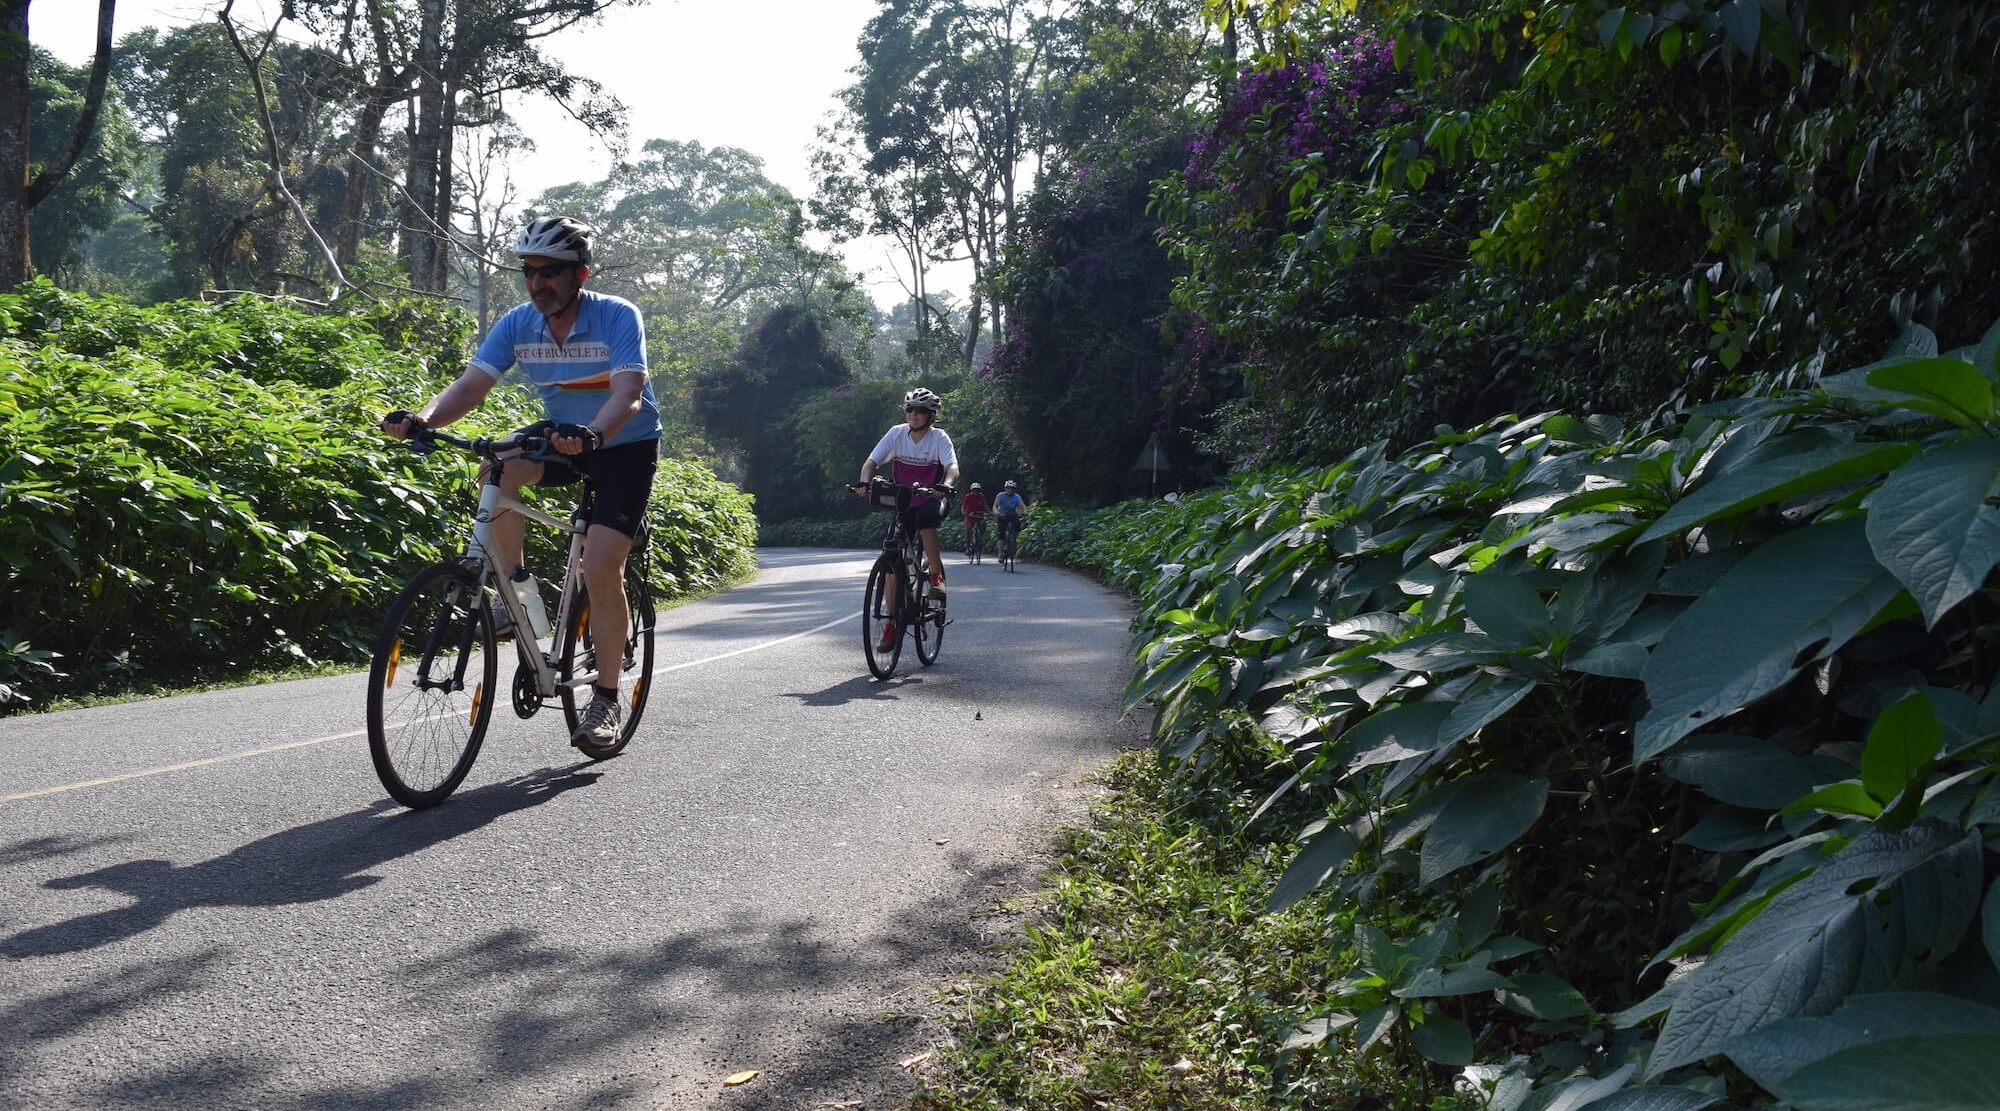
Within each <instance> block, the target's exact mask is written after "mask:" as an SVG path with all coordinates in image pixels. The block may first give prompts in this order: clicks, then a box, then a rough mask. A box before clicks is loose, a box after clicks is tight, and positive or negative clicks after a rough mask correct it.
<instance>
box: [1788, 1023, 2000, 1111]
mask: <svg viewBox="0 0 2000 1111" xmlns="http://www.w3.org/2000/svg"><path fill="white" fill-rule="evenodd" d="M1996 1060H2000V1034H1944V1035H1938V1036H1934V1037H1917V1038H1891V1039H1889V1040H1887V1041H1879V1042H1873V1043H1870V1044H1868V1045H1860V1046H1855V1047H1854V1048H1853V1049H1844V1050H1841V1051H1840V1052H1838V1053H1835V1054H1833V1055H1832V1056H1830V1057H1827V1058H1825V1059H1824V1060H1820V1061H1815V1062H1813V1063H1812V1064H1810V1065H1807V1066H1806V1067H1805V1068H1802V1069H1800V1070H1799V1071H1798V1072H1795V1073H1793V1074H1792V1075H1791V1076H1790V1077H1789V1078H1787V1079H1786V1080H1785V1082H1784V1083H1783V1084H1781V1085H1779V1086H1778V1095H1780V1096H1782V1097H1784V1098H1785V1099H1786V1100H1787V1101H1788V1102H1790V1103H1791V1104H1792V1105H1793V1106H1795V1107H1798V1108H1799V1109H1800V1111H1992V1109H1993V1108H1996V1107H2000V1068H1995V1067H1994V1062H1995V1061H1996Z"/></svg>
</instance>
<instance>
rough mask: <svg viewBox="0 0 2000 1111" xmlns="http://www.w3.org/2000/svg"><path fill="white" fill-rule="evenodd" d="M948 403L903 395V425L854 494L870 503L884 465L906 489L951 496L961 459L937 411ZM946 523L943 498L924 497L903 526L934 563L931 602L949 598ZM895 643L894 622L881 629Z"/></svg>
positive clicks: (875, 454) (873, 458)
mask: <svg viewBox="0 0 2000 1111" xmlns="http://www.w3.org/2000/svg"><path fill="white" fill-rule="evenodd" d="M942 406H943V401H942V400H941V399H940V398H939V397H938V395H937V394H935V393H932V392H931V391H930V390H928V389H925V388H924V387H922V386H918V387H917V388H916V389H913V390H911V391H910V392H909V393H906V394H904V395H903V417H904V421H903V423H902V424H899V425H897V426H895V427H894V428H891V429H890V430H889V431H887V432H885V433H883V434H882V439H881V441H880V442H879V443H877V444H876V445H875V450H873V451H871V452H869V453H868V458H867V460H866V461H864V462H863V463H862V464H861V489H859V490H856V491H855V493H857V494H859V495H861V496H863V497H865V496H867V493H868V484H869V483H870V482H873V481H874V479H875V472H876V471H877V470H879V469H881V467H882V466H883V465H885V464H886V465H888V467H889V476H888V477H889V478H891V479H893V480H894V481H896V482H898V483H901V484H903V485H905V486H936V487H941V488H943V490H944V491H945V493H946V495H947V496H949V495H950V493H951V487H952V485H953V484H954V483H956V482H957V481H958V453H957V452H956V451H954V450H953V449H952V446H951V437H950V436H947V435H945V432H944V429H942V428H938V427H936V421H937V415H938V409H939V408H941V407H942ZM943 521H944V501H943V500H942V499H940V498H930V497H919V498H914V499H912V500H911V502H910V512H909V515H908V516H907V517H906V518H905V519H904V521H903V527H904V528H905V529H906V530H909V531H913V532H916V533H918V534H919V535H920V536H922V537H923V541H924V556H925V558H927V559H928V560H930V567H931V582H930V592H931V595H932V597H936V598H942V597H944V557H943V555H942V554H941V553H940V552H939V550H938V534H937V530H938V525H939V524H940V523H942V522H943ZM893 586H894V587H895V591H896V592H895V594H893V595H891V596H892V597H898V598H900V597H902V592H903V583H902V579H901V578H900V577H898V578H897V580H896V582H895V583H894V584H893ZM895 642H896V620H895V619H894V618H891V619H889V620H888V621H887V622H885V623H884V624H883V627H882V643H883V644H885V645H891V644H894V643H895Z"/></svg>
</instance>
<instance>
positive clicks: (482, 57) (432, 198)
mask: <svg viewBox="0 0 2000 1111" xmlns="http://www.w3.org/2000/svg"><path fill="white" fill-rule="evenodd" d="M642 2H643V0H418V8H417V19H416V21H415V32H416V34H415V42H416V53H415V55H414V57H413V58H412V64H413V69H414V73H415V77H416V88H415V103H414V105H413V106H412V110H411V112H410V115H409V129H408V133H407V142H408V151H409V154H408V159H409V161H408V170H407V180H406V182H405V185H404V196H405V204H404V206H403V215H402V220H401V224H402V226H401V228H400V236H399V238H400V242H401V243H402V245H403V252H404V259H405V261H406V262H407V263H408V265H409V268H410V281H411V284H413V285H415V286H416V287H417V288H418V289H424V290H439V291H441V290H443V289H444V288H445V286H446V283H447V281H448V279H449V269H448V265H447V261H448V260H447V254H446V252H447V251H448V250H449V247H450V243H451V238H450V226H451V213H452V211H453V208H454V206H455V204H456V194H457V188H458V185H457V179H456V174H455V172H454V161H453V156H452V147H453V144H454V142H455V138H456V134H457V130H458V128H459V127H460V126H461V124H462V123H463V122H465V121H463V120H462V119H461V117H460V112H461V109H462V108H463V107H464V105H465V103H466V102H467V99H468V98H470V99H471V100H474V101H477V102H479V103H483V104H493V105H499V104H503V103H504V99H505V97H506V95H507V94H508V93H511V92H517V91H519V92H534V93H538V94H541V95H545V96H549V97H553V98H554V99H555V100H557V101H559V102H561V103H562V104H563V105H564V107H565V108H567V109H568V110H569V111H570V113H571V115H572V116H574V117H575V118H576V119H577V120H578V121H580V122H581V124H582V125H583V126H584V127H586V128H588V129H591V130H593V131H597V132H599V133H600V134H610V133H613V132H615V131H617V130H618V129H619V128H621V127H622V126H623V121H624V107H623V105H621V104H619V103H618V101H617V100H616V99H615V98H611V97H607V96H605V95H604V91H603V86H602V85H601V84H599V83H598V82H597V81H594V80H592V79H590V78H587V77H582V76H579V75H577V74H574V73H571V72H570V71H569V70H568V69H566V68H564V66H563V65H562V64H561V63H560V62H558V61H557V60H555V59H554V58H552V57H550V56H549V55H548V54H547V53H546V52H545V51H543V50H542V49H541V45H540V44H541V41H542V40H544V39H546V38H548V37H549V36H550V35H554V34H556V33H558V32H561V31H563V30H566V29H568V28H571V27H575V26H577V25H579V24H581V23H584V22H587V21H591V20H595V19H597V18H599V17H600V16H602V15H603V14H604V13H605V12H608V11H610V10H612V9H614V8H617V7H620V6H626V5H636V4H639V3H642Z"/></svg>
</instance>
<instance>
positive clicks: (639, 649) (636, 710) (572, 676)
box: [556, 562, 654, 760]
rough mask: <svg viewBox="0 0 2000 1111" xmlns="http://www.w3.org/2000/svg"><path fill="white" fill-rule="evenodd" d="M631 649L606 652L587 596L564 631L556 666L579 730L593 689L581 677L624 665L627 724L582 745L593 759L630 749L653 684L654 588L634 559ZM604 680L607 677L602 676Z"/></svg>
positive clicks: (568, 716) (628, 568) (628, 593)
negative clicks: (612, 736)
mask: <svg viewBox="0 0 2000 1111" xmlns="http://www.w3.org/2000/svg"><path fill="white" fill-rule="evenodd" d="M625 605H626V624H625V650H624V651H623V652H621V653H619V656H618V658H616V659H613V658H611V656H610V654H609V653H605V654H603V655H602V656H600V654H599V653H598V651H597V645H596V644H595V643H594V642H593V638H592V637H591V635H590V602H589V598H588V597H587V596H586V597H585V598H584V604H583V605H580V606H578V607H576V609H577V614H576V618H575V619H574V620H572V621H571V622H570V626H569V628H568V629H565V630H564V631H563V649H562V656H561V657H560V659H561V661H562V662H561V663H560V664H559V665H558V667H557V670H556V675H557V683H556V690H557V693H558V694H559V695H560V696H561V698H562V708H563V721H564V722H566V723H567V724H568V726H569V731H570V732H571V733H572V734H574V733H575V732H576V727H577V724H578V723H579V722H580V721H581V720H582V713H583V707H584V703H585V702H587V701H588V700H589V697H590V696H589V694H588V693H587V692H583V691H582V690H581V688H579V687H577V686H575V685H574V683H575V682H576V681H577V679H578V678H579V677H584V676H591V675H596V674H598V669H599V668H600V667H601V666H605V665H609V666H613V667H616V668H618V691H619V697H620V698H622V699H623V700H624V702H625V712H624V715H623V720H622V724H620V726H619V728H618V740H617V741H615V742H613V743H612V744H609V745H602V746H598V745H593V746H591V747H589V748H583V749H579V751H581V752H582V753H583V754H584V755H585V756H588V757H590V758H591V759H592V760H609V759H611V758H612V757H613V756H616V755H618V754H619V753H621V752H623V751H625V746H626V745H628V744H630V743H631V742H632V734H633V733H634V732H636V731H637V730H638V728H639V718H640V717H641V716H642V715H643V714H645V712H646V698H647V696H648V695H649V694H651V693H652V688H653V628H654V621H653V617H654V614H653V588H652V587H650V586H648V585H647V584H646V576H645V574H644V572H643V570H642V569H641V568H639V567H636V566H634V565H633V564H631V563H629V562H628V563H627V564H626V565H625ZM597 681H598V682H602V679H599V680H597Z"/></svg>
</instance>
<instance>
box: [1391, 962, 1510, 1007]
mask: <svg viewBox="0 0 2000 1111" xmlns="http://www.w3.org/2000/svg"><path fill="white" fill-rule="evenodd" d="M1512 986H1513V982H1512V981H1511V980H1509V979H1507V977H1505V976H1502V975H1500V974H1499V973H1498V972H1495V971H1493V970H1492V969H1490V968H1480V967H1478V966H1476V965H1459V966H1458V967H1456V968H1450V969H1443V968H1426V969H1424V970H1423V971H1422V972H1419V973H1417V974H1416V975H1415V976H1413V977H1411V978H1410V982H1409V983H1408V984H1406V985H1404V986H1403V987H1400V988H1397V989H1396V990H1395V991H1393V992H1391V993H1390V994H1392V995H1394V996H1395V997H1396V998H1398V999H1437V998H1443V997H1446V996H1453V995H1477V994H1479V993H1481V992H1488V991H1505V990H1506V989H1508V988H1510V987H1512Z"/></svg>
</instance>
